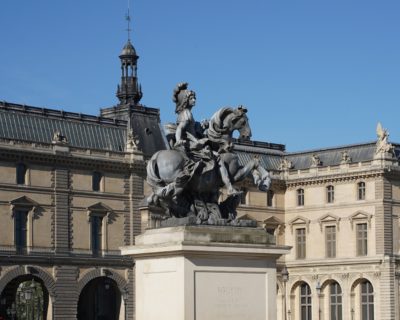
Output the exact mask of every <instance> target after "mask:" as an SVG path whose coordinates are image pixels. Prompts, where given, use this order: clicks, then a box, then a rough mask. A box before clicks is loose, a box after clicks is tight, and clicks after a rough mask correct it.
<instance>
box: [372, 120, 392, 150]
mask: <svg viewBox="0 0 400 320" xmlns="http://www.w3.org/2000/svg"><path fill="white" fill-rule="evenodd" d="M376 135H377V136H378V140H377V142H376V150H375V153H376V154H380V153H390V154H392V153H393V149H394V148H393V145H392V144H391V143H389V132H388V131H387V130H386V129H384V128H383V127H382V125H381V123H380V122H378V125H377V126H376Z"/></svg>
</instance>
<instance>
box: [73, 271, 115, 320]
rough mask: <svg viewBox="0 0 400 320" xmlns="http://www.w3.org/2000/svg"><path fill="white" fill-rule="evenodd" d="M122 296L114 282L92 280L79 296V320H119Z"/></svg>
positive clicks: (108, 279) (104, 278)
mask: <svg viewBox="0 0 400 320" xmlns="http://www.w3.org/2000/svg"><path fill="white" fill-rule="evenodd" d="M120 306H121V294H120V292H119V289H118V286H117V284H116V283H115V281H114V280H112V279H110V278H107V277H99V278H95V279H93V280H91V281H90V282H89V283H88V284H87V285H86V286H85V287H84V288H83V290H82V292H81V294H80V295H79V302H78V320H118V319H119V312H120Z"/></svg>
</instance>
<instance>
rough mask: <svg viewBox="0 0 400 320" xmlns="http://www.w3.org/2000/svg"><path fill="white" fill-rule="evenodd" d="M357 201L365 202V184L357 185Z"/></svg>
mask: <svg viewBox="0 0 400 320" xmlns="http://www.w3.org/2000/svg"><path fill="white" fill-rule="evenodd" d="M357 199H358V200H365V182H363V181H361V182H359V183H357Z"/></svg>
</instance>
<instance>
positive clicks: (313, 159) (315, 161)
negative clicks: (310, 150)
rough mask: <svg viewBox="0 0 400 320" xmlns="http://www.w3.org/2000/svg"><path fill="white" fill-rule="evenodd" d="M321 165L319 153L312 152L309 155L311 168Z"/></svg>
mask: <svg viewBox="0 0 400 320" xmlns="http://www.w3.org/2000/svg"><path fill="white" fill-rule="evenodd" d="M320 166H322V161H321V160H320V158H319V155H317V154H313V155H312V156H311V168H316V167H320Z"/></svg>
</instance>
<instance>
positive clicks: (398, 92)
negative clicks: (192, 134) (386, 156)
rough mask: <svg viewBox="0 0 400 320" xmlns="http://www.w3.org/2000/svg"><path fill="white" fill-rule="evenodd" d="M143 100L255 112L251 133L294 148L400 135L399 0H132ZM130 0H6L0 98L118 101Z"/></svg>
mask: <svg viewBox="0 0 400 320" xmlns="http://www.w3.org/2000/svg"><path fill="white" fill-rule="evenodd" d="M131 1H132V3H131V11H132V22H133V29H134V30H133V35H132V40H133V43H134V46H135V48H136V50H137V53H138V55H139V56H140V58H139V69H138V75H139V80H140V82H141V84H142V88H143V92H144V96H143V99H142V103H143V104H145V105H147V106H151V107H158V108H160V109H161V115H162V121H163V122H167V121H174V120H175V115H174V105H173V103H172V101H171V96H172V90H173V88H174V86H175V84H176V83H177V82H181V81H187V82H189V84H190V86H191V88H192V89H193V90H195V91H196V92H197V106H196V107H195V109H194V115H195V118H196V119H198V120H201V119H204V118H209V117H210V116H211V115H212V113H213V112H214V111H216V109H217V108H219V107H221V106H227V105H230V106H236V105H239V104H244V105H246V106H247V107H248V109H249V117H250V123H251V125H252V129H253V139H254V140H263V141H269V142H275V143H283V144H286V146H287V149H288V151H296V150H305V149H311V148H319V147H331V146H337V145H343V144H351V143H358V142H367V141H372V140H375V139H376V135H375V128H376V124H377V122H378V121H381V122H382V124H383V126H384V127H385V128H387V129H388V130H389V132H390V140H391V141H394V142H400V127H399V125H398V122H399V119H400V111H399V110H400V1H399V0H375V1H368V0H363V1H359V0H330V1H328V0H318V1H313V0H298V1H289V0H288V1H285V0H248V1H243V0H242V1H238V0H201V1H200V0H131ZM126 8H127V0H96V1H95V0H79V1H78V0H35V1H27V0H25V1H24V0H20V1H16V0H1V1H0V12H1V19H0V40H1V44H0V73H1V76H0V99H1V100H6V101H11V102H16V103H25V104H28V105H34V106H44V107H48V108H57V109H63V110H66V111H75V112H83V113H89V114H95V115H97V114H98V110H99V108H100V107H105V106H111V105H114V104H116V102H117V99H116V97H115V90H116V85H117V83H118V82H119V77H120V68H119V59H118V55H119V53H120V51H121V48H122V47H123V45H124V44H125V42H126V38H127V36H126V32H125V29H126V21H125V20H124V15H125V12H126Z"/></svg>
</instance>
